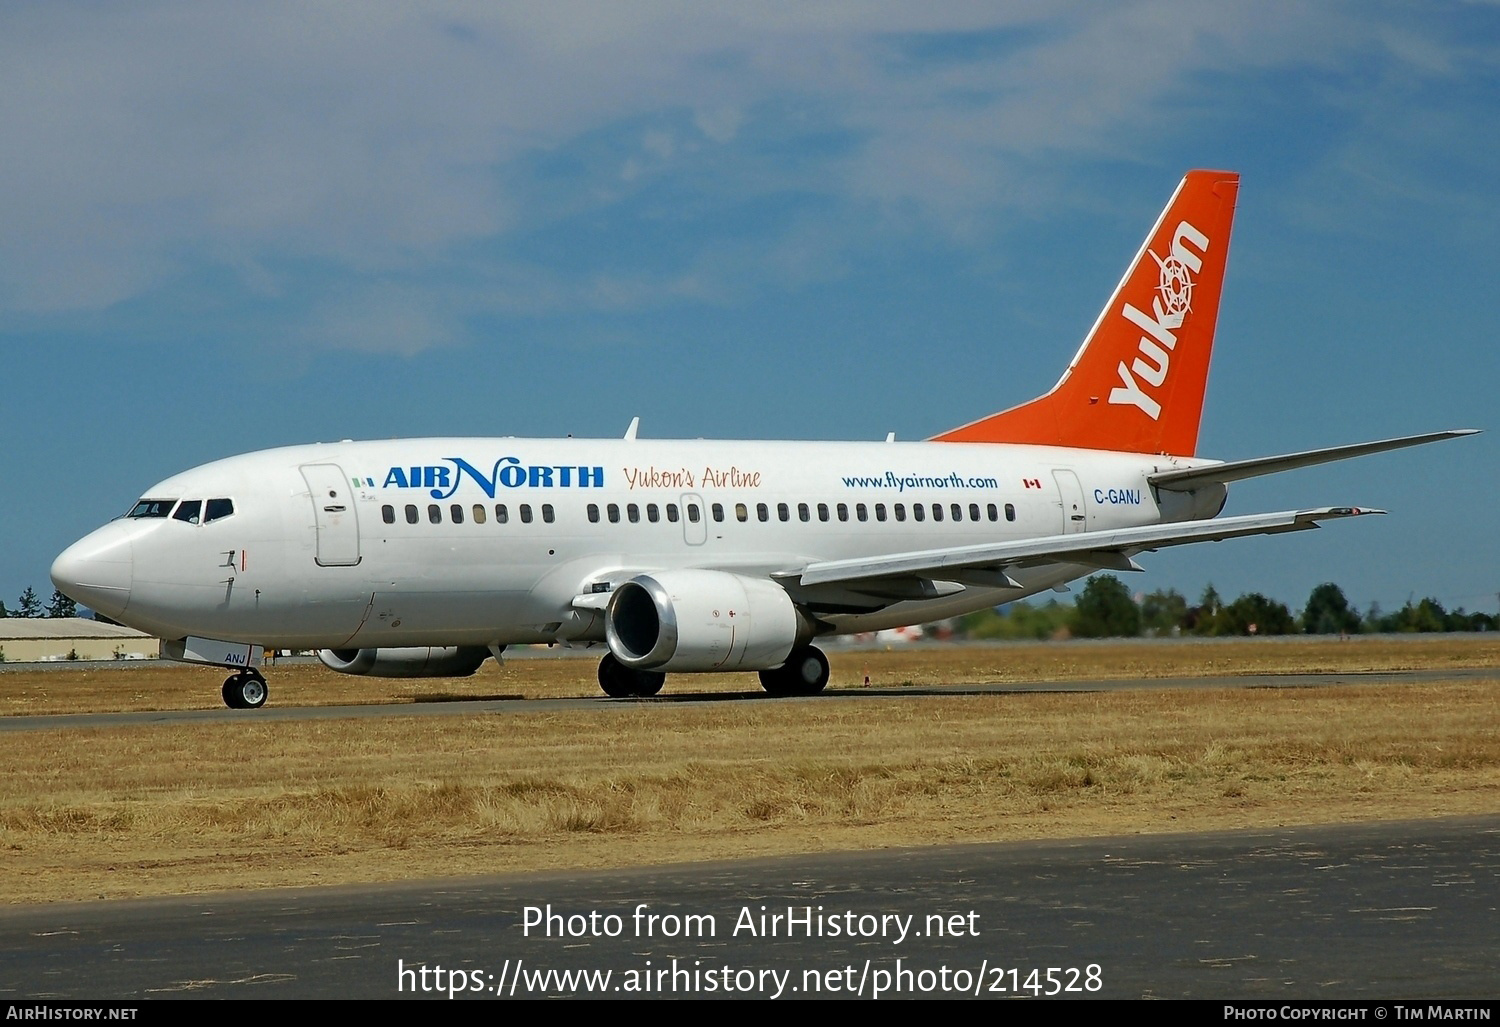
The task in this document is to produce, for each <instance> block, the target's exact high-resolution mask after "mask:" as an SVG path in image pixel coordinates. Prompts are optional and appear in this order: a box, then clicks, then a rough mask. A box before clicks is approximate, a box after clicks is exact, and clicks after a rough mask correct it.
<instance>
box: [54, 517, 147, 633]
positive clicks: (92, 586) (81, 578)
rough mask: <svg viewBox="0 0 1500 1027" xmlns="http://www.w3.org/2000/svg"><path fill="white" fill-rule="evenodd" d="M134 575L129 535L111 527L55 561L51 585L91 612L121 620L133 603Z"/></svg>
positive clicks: (67, 550)
mask: <svg viewBox="0 0 1500 1027" xmlns="http://www.w3.org/2000/svg"><path fill="white" fill-rule="evenodd" d="M134 571H135V568H134V560H133V558H132V555H131V549H130V536H129V534H128V533H126V532H123V531H120V530H119V526H118V525H115V524H109V525H105V526H104V527H103V528H100V529H99V530H98V531H96V532H94V533H93V534H91V535H86V536H85V537H84V538H82V539H80V540H79V541H77V542H75V543H73V544H72V545H71V546H69V547H68V548H67V549H64V550H63V551H62V555H60V556H59V557H58V558H57V559H56V560H54V561H52V584H54V585H56V586H57V590H58V591H59V592H61V593H62V594H63V595H65V596H67V597H68V598H69V599H72V600H74V601H75V602H77V603H79V604H81V605H83V606H87V607H88V608H89V609H90V610H97V611H98V612H100V613H102V614H104V615H105V616H106V617H118V616H119V615H120V614H122V613H124V612H125V606H126V604H128V603H129V602H130V585H131V579H132V577H133V575H134Z"/></svg>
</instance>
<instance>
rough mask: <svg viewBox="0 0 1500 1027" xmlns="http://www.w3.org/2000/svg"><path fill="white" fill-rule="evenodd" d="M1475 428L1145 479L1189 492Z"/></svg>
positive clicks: (1475, 431) (1475, 432) (1454, 435)
mask: <svg viewBox="0 0 1500 1027" xmlns="http://www.w3.org/2000/svg"><path fill="white" fill-rule="evenodd" d="M1478 434H1479V430H1478V429H1476V428H1458V429H1455V430H1453V431H1435V432H1429V433H1428V434H1426V435H1407V436H1405V437H1403V438H1399V439H1382V440H1381V441H1380V442H1359V443H1356V444H1355V445H1352V446H1334V447H1333V448H1331V449H1309V450H1307V451H1305V452H1302V453H1287V454H1285V455H1283V456H1260V457H1256V458H1254V459H1253V460H1231V461H1229V462H1228V463H1219V464H1206V465H1204V466H1202V467H1189V468H1186V469H1184V470H1180V471H1158V472H1157V473H1156V474H1152V475H1149V476H1148V477H1147V479H1146V480H1147V481H1148V482H1150V483H1151V484H1152V485H1153V486H1154V487H1156V488H1159V489H1167V490H1169V491H1171V492H1191V491H1193V490H1194V489H1196V488H1200V487H1202V486H1204V485H1208V484H1211V483H1215V482H1217V483H1219V484H1227V483H1228V482H1231V481H1240V480H1242V479H1245V478H1258V477H1260V476H1261V475H1262V474H1276V473H1278V472H1280V471H1292V470H1296V469H1297V468H1299V467H1311V466H1313V465H1314V464H1326V463H1332V462H1333V461H1335V460H1348V459H1350V458H1352V457H1356V456H1369V455H1370V454H1371V453H1384V452H1386V451H1388V450H1392V449H1405V448H1406V447H1407V446H1421V445H1425V444H1427V443H1429V442H1440V441H1442V440H1443V439H1456V438H1459V437H1461V436H1464V435H1478Z"/></svg>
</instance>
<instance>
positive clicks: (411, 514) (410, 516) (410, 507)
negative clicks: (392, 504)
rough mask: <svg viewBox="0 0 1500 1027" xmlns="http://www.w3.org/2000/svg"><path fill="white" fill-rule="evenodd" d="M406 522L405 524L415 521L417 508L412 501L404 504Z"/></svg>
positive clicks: (414, 522)
mask: <svg viewBox="0 0 1500 1027" xmlns="http://www.w3.org/2000/svg"><path fill="white" fill-rule="evenodd" d="M406 523H407V524H416V523H417V508H416V506H415V505H414V504H412V503H407V504H406Z"/></svg>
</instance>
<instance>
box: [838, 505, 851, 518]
mask: <svg viewBox="0 0 1500 1027" xmlns="http://www.w3.org/2000/svg"><path fill="white" fill-rule="evenodd" d="M838 511H839V520H841V521H847V520H848V519H849V505H848V504H847V503H840V504H839V506H838Z"/></svg>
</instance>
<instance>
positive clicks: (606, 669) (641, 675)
mask: <svg viewBox="0 0 1500 1027" xmlns="http://www.w3.org/2000/svg"><path fill="white" fill-rule="evenodd" d="M666 680H667V676H666V675H665V674H662V673H660V672H658V671H650V670H635V669H633V668H631V667H627V666H625V665H624V664H623V663H621V662H620V661H619V660H617V659H615V657H614V654H613V653H610V654H609V655H608V656H606V657H604V659H602V660H600V661H599V687H600V688H602V689H604V694H605V695H607V696H609V697H610V698H611V699H629V698H630V697H631V696H636V695H655V694H656V693H657V692H660V691H661V686H662V683H663V682H665V681H666Z"/></svg>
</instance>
